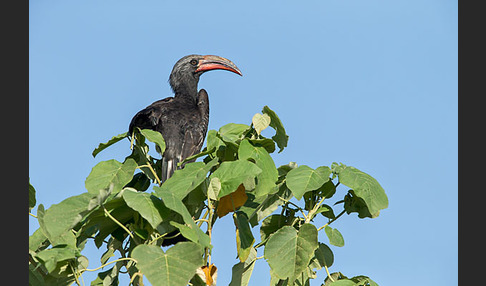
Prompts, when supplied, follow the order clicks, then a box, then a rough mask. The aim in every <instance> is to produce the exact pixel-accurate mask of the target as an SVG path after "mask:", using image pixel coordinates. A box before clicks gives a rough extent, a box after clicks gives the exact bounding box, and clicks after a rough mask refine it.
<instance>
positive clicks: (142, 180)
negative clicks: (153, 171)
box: [125, 172, 151, 192]
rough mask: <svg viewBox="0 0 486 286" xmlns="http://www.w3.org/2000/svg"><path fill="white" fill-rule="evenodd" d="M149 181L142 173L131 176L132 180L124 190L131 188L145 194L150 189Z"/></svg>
mask: <svg viewBox="0 0 486 286" xmlns="http://www.w3.org/2000/svg"><path fill="white" fill-rule="evenodd" d="M150 184H151V181H150V179H149V177H147V175H145V173H144V172H140V173H136V174H135V175H133V177H132V180H131V181H130V182H128V183H127V184H126V185H125V188H133V189H135V190H137V191H139V192H145V191H146V190H147V189H148V188H149V187H150Z"/></svg>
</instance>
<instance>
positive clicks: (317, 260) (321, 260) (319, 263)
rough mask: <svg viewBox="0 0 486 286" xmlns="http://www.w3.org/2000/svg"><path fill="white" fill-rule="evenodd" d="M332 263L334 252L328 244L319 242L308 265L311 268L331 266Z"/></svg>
mask: <svg viewBox="0 0 486 286" xmlns="http://www.w3.org/2000/svg"><path fill="white" fill-rule="evenodd" d="M333 263H334V254H333V253H332V251H331V249H330V248H329V246H327V245H325V244H324V243H321V242H319V247H318V248H317V249H316V251H315V252H314V258H312V260H311V263H310V266H311V267H312V268H317V270H319V269H321V268H322V267H324V266H327V267H331V266H332V264H333Z"/></svg>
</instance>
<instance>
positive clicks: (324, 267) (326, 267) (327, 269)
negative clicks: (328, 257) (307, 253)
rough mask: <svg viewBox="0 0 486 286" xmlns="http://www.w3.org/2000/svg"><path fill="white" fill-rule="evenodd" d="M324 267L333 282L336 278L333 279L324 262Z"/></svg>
mask: <svg viewBox="0 0 486 286" xmlns="http://www.w3.org/2000/svg"><path fill="white" fill-rule="evenodd" d="M324 268H326V273H327V277H329V279H331V282H334V279H332V277H331V274H329V269H327V265H325V264H324Z"/></svg>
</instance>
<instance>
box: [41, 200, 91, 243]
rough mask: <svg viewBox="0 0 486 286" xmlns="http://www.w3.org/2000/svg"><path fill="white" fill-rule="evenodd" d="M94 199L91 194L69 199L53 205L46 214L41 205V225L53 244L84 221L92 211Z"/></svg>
mask: <svg viewBox="0 0 486 286" xmlns="http://www.w3.org/2000/svg"><path fill="white" fill-rule="evenodd" d="M92 197H93V195H91V194H89V193H83V194H81V195H77V196H74V197H69V198H67V199H65V200H63V201H62V202H60V203H58V204H54V205H51V207H50V208H49V209H47V210H46V211H45V212H44V207H43V206H42V207H41V205H39V207H38V211H37V214H38V216H37V217H38V220H39V225H40V227H41V229H42V232H43V233H44V235H45V236H46V237H47V238H48V239H49V241H51V243H54V242H55V241H56V240H57V239H58V237H59V236H61V235H62V234H63V233H65V232H66V231H68V230H70V229H71V228H73V227H74V226H75V225H76V224H77V223H78V222H80V221H81V219H83V216H84V215H85V214H86V213H87V212H88V211H89V210H90V208H89V204H90V201H91V198H92ZM39 211H40V212H39Z"/></svg>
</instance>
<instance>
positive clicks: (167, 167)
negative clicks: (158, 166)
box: [161, 157, 179, 182]
mask: <svg viewBox="0 0 486 286" xmlns="http://www.w3.org/2000/svg"><path fill="white" fill-rule="evenodd" d="M178 163H179V160H178V159H177V158H174V159H166V158H165V157H162V179H161V181H162V182H165V181H166V180H167V179H169V178H170V177H172V175H173V174H174V172H175V170H177V164H178Z"/></svg>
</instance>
